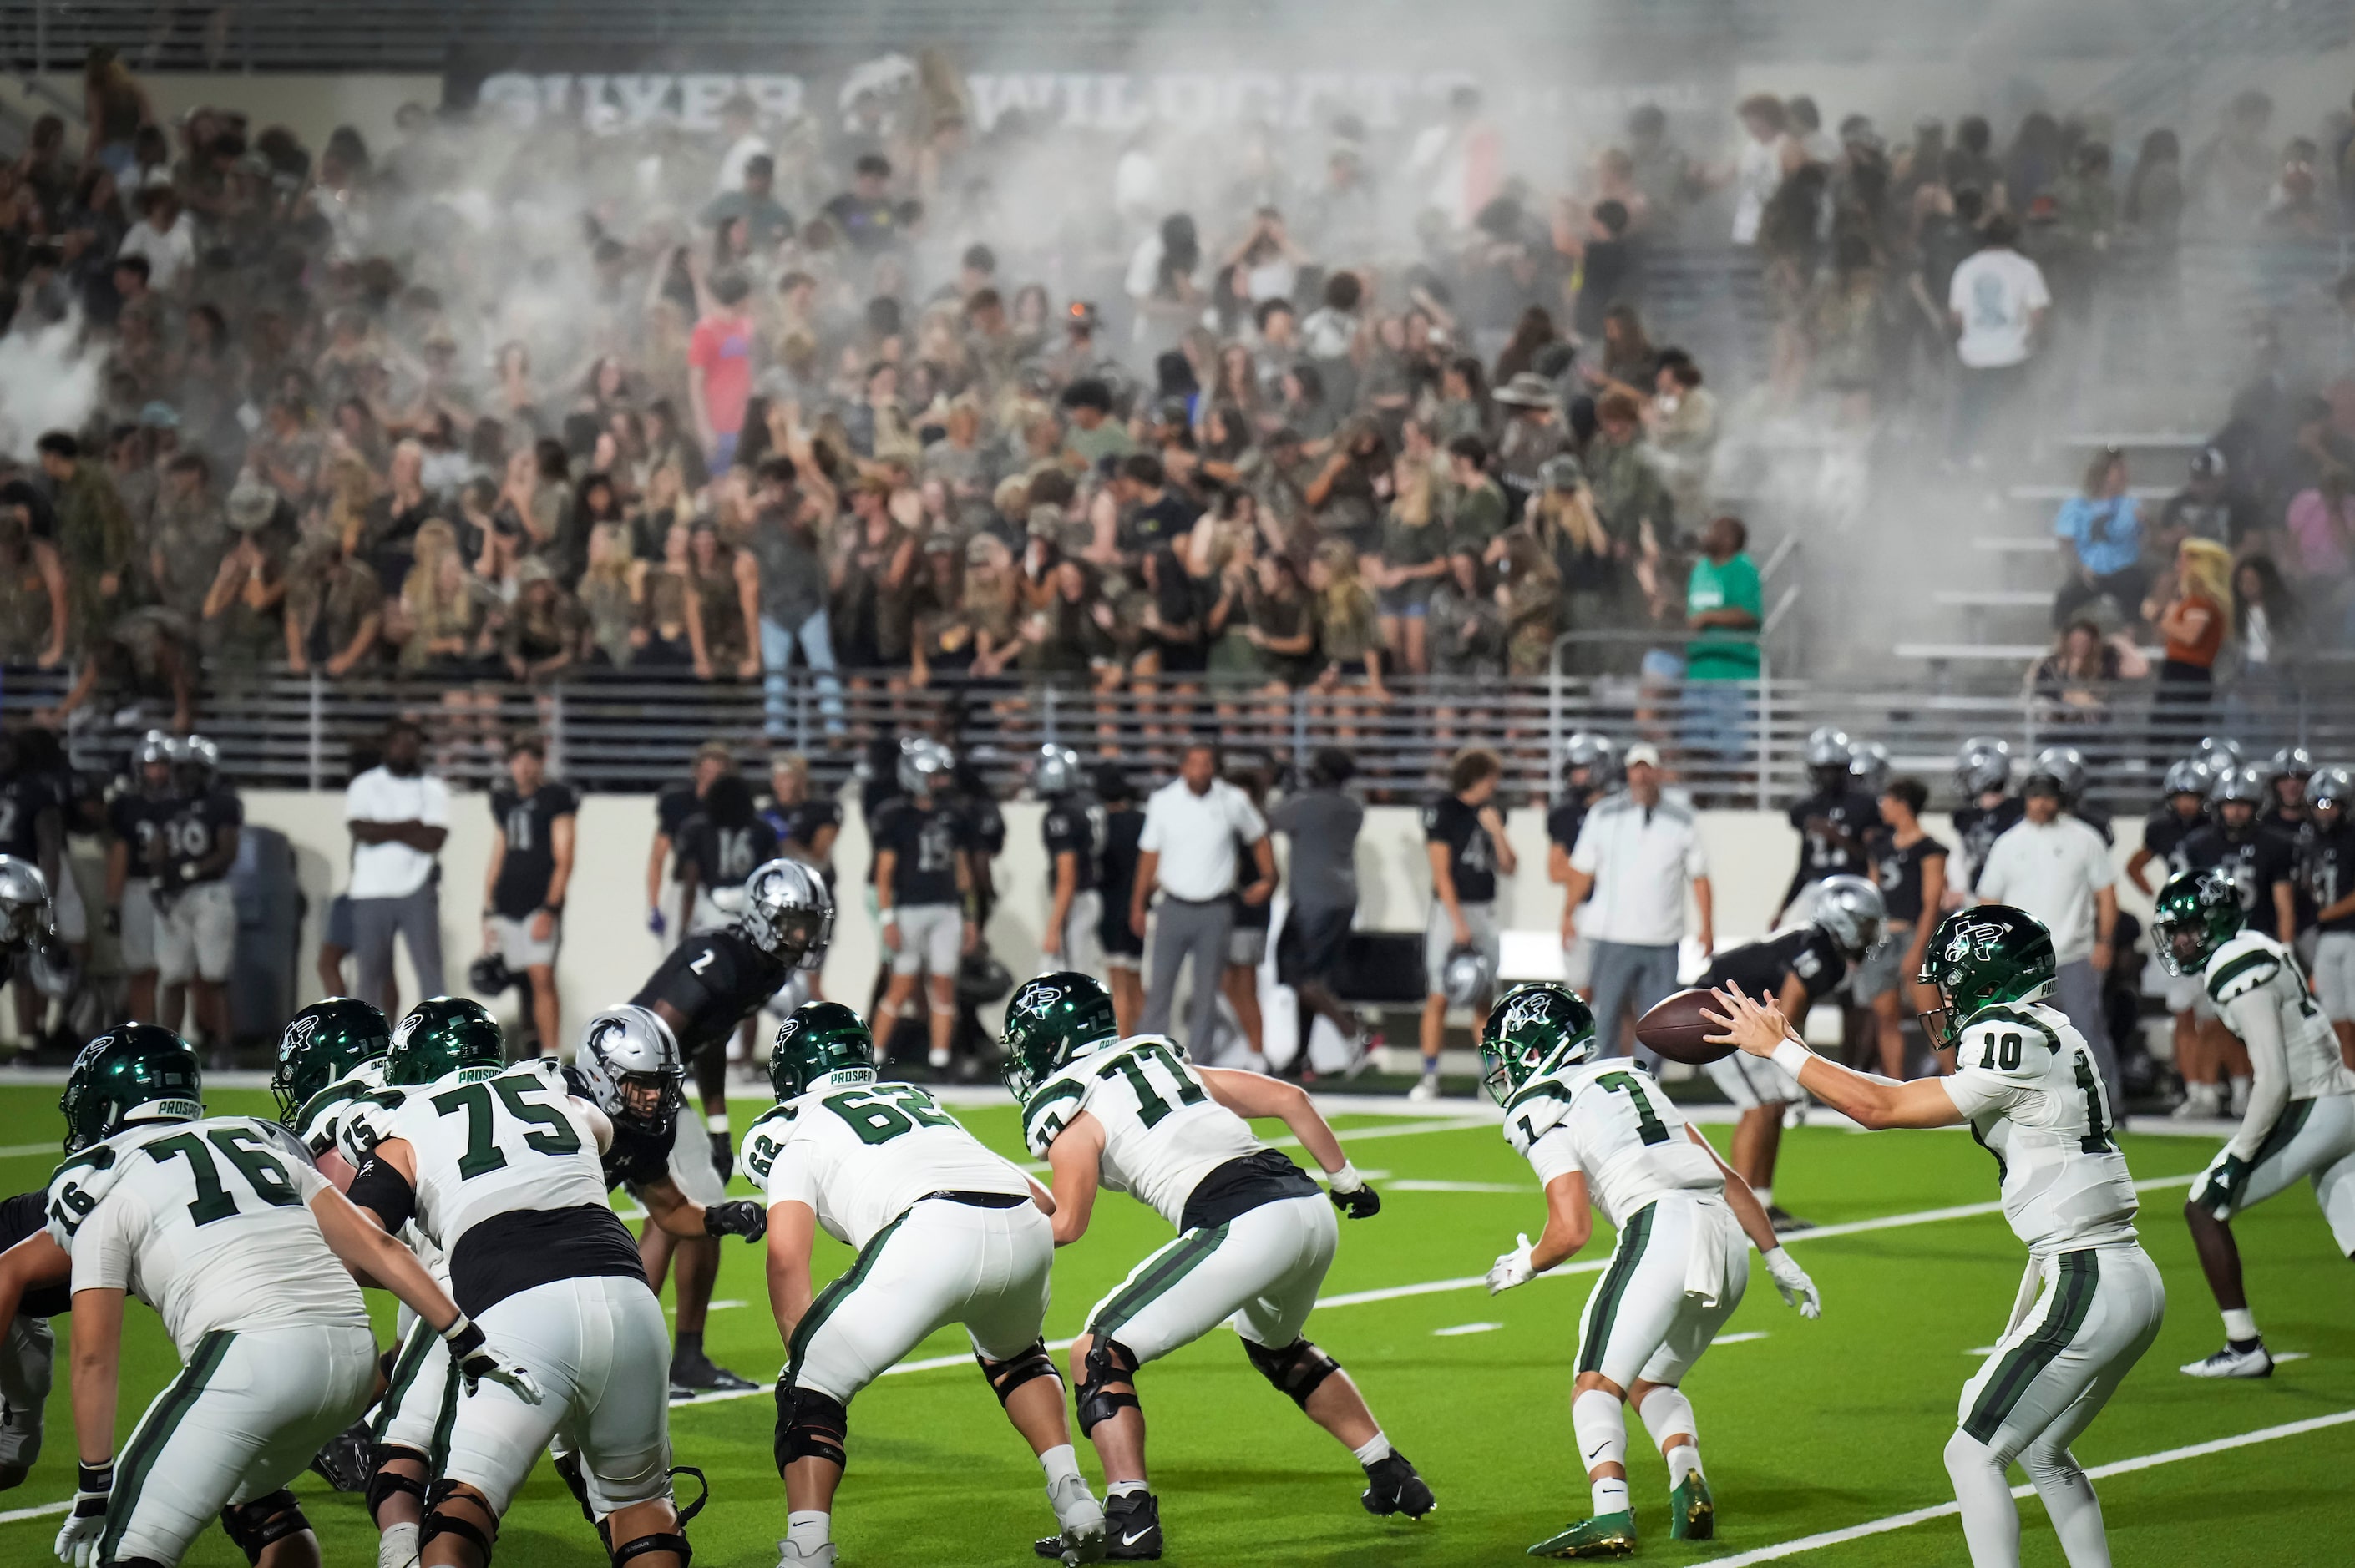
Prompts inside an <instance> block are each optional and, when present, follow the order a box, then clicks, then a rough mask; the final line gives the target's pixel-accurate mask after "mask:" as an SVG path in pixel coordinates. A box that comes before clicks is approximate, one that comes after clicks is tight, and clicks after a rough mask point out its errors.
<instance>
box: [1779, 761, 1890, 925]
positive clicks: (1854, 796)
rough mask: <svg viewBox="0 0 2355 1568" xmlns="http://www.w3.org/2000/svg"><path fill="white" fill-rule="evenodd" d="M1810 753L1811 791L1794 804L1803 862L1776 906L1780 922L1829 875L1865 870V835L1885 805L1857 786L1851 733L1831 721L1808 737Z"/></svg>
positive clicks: (1792, 818)
mask: <svg viewBox="0 0 2355 1568" xmlns="http://www.w3.org/2000/svg"><path fill="white" fill-rule="evenodd" d="M1806 757H1807V782H1808V785H1809V789H1810V792H1809V794H1808V795H1807V798H1806V800H1801V801H1799V802H1797V803H1796V805H1794V806H1793V807H1792V808H1791V826H1793V827H1794V828H1796V829H1797V830H1798V832H1799V863H1798V864H1797V865H1796V866H1794V867H1793V868H1792V870H1791V885H1789V886H1788V887H1786V888H1785V889H1784V890H1783V902H1782V903H1781V904H1780V905H1778V906H1776V907H1775V911H1774V924H1775V925H1777V926H1780V925H1781V924H1782V923H1783V922H1784V921H1785V919H1787V918H1789V916H1790V915H1791V912H1792V909H1793V907H1794V906H1796V905H1797V904H1798V902H1799V900H1800V897H1801V895H1804V894H1806V891H1807V889H1809V888H1811V887H1813V886H1814V885H1816V884H1817V883H1819V882H1821V881H1823V880H1824V879H1825V878H1826V877H1831V876H1859V877H1860V876H1862V875H1864V874H1865V866H1866V864H1867V861H1866V856H1865V844H1864V841H1865V835H1866V834H1867V833H1869V832H1871V830H1872V828H1873V825H1874V824H1875V823H1877V822H1879V821H1881V810H1880V808H1879V806H1878V805H1876V804H1875V802H1874V800H1873V798H1872V797H1871V796H1870V795H1869V794H1867V793H1866V792H1865V791H1864V790H1862V789H1859V788H1858V787H1857V783H1856V776H1855V774H1854V773H1852V772H1851V771H1850V770H1849V769H1850V768H1851V766H1852V765H1853V764H1854V762H1855V761H1856V745H1855V743H1854V742H1853V741H1851V740H1849V737H1848V736H1847V734H1846V732H1844V731H1841V730H1837V729H1834V728H1832V727H1831V726H1828V725H1826V726H1823V727H1821V728H1819V729H1817V730H1816V731H1815V732H1814V733H1813V734H1811V735H1809V736H1807V751H1806Z"/></svg>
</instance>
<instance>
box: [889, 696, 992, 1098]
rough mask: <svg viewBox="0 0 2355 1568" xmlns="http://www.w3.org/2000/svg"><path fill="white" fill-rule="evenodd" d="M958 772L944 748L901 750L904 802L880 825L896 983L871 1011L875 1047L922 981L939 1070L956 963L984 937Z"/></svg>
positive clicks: (944, 1066)
mask: <svg viewBox="0 0 2355 1568" xmlns="http://www.w3.org/2000/svg"><path fill="white" fill-rule="evenodd" d="M953 766H954V763H953V759H952V758H951V757H950V756H949V751H948V748H947V747H944V746H942V745H940V744H939V743H938V742H936V741H929V740H920V741H918V742H916V743H915V744H914V745H912V746H911V747H908V748H907V749H906V750H905V751H903V752H902V753H900V761H899V779H900V789H901V790H903V791H904V794H903V795H902V797H901V798H900V800H898V801H897V802H895V803H894V804H893V805H891V806H890V807H889V808H888V809H886V810H885V811H884V812H883V813H882V815H881V817H880V820H879V821H877V822H876V824H875V910H876V919H877V920H878V921H879V922H880V931H881V935H882V941H883V948H884V951H885V953H886V954H887V955H888V956H889V958H890V964H891V983H890V987H889V988H887V989H886V990H885V991H884V992H883V1003H882V1005H881V1006H880V1007H878V1008H877V1009H876V1010H875V1045H876V1049H877V1050H879V1051H889V1050H890V1048H891V1032H892V1030H893V1029H895V1028H896V1027H898V1025H899V1022H900V1019H901V1018H902V1017H903V1016H906V1015H907V1014H908V1013H909V1012H911V1010H912V1008H913V1007H914V1004H915V996H916V982H917V980H918V979H919V977H921V978H922V980H923V983H924V1001H925V1005H926V1007H927V1009H928V1011H929V1014H930V1025H931V1027H930V1046H929V1049H928V1050H927V1052H926V1054H925V1061H926V1063H927V1064H928V1065H930V1066H931V1067H932V1071H933V1072H934V1073H936V1074H941V1073H945V1072H947V1071H948V1065H949V1037H950V1036H951V1034H953V1033H954V1032H955V1029H956V977H957V964H958V962H959V960H960V959H963V958H964V955H965V954H967V953H969V952H971V951H973V949H974V948H975V944H977V943H978V942H979V941H980V939H981V925H980V921H979V920H978V918H977V914H978V908H977V906H976V904H975V882H974V869H973V863H972V861H971V859H970V857H969V856H968V854H967V853H966V852H967V851H968V850H969V849H970V848H971V847H972V845H971V842H970V841H969V839H968V837H967V833H966V827H965V820H964V813H963V812H961V811H960V810H958V809H957V807H956V805H955V803H954V802H953V801H952V800H949V799H948V789H949V774H950V770H951V768H952V767H953Z"/></svg>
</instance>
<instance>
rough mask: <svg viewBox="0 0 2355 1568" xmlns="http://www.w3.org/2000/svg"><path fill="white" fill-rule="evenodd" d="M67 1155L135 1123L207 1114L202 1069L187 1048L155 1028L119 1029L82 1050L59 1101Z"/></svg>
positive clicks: (118, 1026) (172, 1035)
mask: <svg viewBox="0 0 2355 1568" xmlns="http://www.w3.org/2000/svg"><path fill="white" fill-rule="evenodd" d="M58 1109H59V1110H61V1111H63V1112H64V1113H65V1118H66V1152H67V1153H68V1154H79V1153H80V1152H81V1151H82V1150H85V1149H88V1148H89V1147H90V1146H91V1144H93V1143H96V1142H98V1141H99V1140H100V1139H105V1138H112V1136H114V1134H115V1133H117V1132H119V1131H121V1130H122V1129H123V1124H124V1123H126V1122H132V1121H195V1120H196V1119H197V1118H199V1117H201V1116H203V1115H204V1114H205V1085H204V1066H203V1064H202V1063H200V1062H199V1061H198V1060H197V1054H196V1052H195V1051H194V1050H192V1049H191V1048H190V1047H189V1045H188V1043H187V1042H186V1041H185V1040H183V1039H181V1038H180V1037H179V1036H178V1035H176V1034H175V1033H172V1032H171V1031H170V1030H168V1029H165V1028H162V1027H160V1026H158V1025H156V1024H153V1023H118V1024H116V1025H115V1026H114V1027H113V1028H112V1029H110V1030H108V1031H107V1032H106V1033H103V1034H101V1035H100V1036H99V1037H98V1038H97V1039H95V1040H92V1041H91V1043H90V1044H87V1045H85V1046H83V1047H82V1048H81V1054H80V1055H79V1056H76V1057H75V1058H74V1064H73V1069H72V1071H70V1072H69V1073H68V1074H67V1075H66V1092H65V1093H64V1094H62V1095H59V1097H58Z"/></svg>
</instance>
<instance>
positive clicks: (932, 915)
mask: <svg viewBox="0 0 2355 1568" xmlns="http://www.w3.org/2000/svg"><path fill="white" fill-rule="evenodd" d="M891 916H892V918H893V919H894V921H896V922H897V924H898V926H899V927H900V945H899V946H898V947H896V948H892V949H891V972H892V973H893V974H895V975H916V974H929V975H931V976H932V978H933V979H935V980H949V979H952V978H954V976H955V974H956V971H957V960H958V959H960V958H962V957H964V910H962V909H960V908H958V907H957V906H955V905H954V904H900V905H895V906H893V907H892V910H891Z"/></svg>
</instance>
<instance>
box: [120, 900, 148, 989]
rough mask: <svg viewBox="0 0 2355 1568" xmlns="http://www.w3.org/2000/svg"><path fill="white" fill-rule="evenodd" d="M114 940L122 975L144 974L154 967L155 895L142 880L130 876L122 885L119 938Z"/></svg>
mask: <svg viewBox="0 0 2355 1568" xmlns="http://www.w3.org/2000/svg"><path fill="white" fill-rule="evenodd" d="M118 941H119V946H120V948H121V951H122V954H123V969H124V970H125V971H126V972H128V973H131V974H134V975H137V974H145V973H147V972H148V971H149V970H151V969H154V968H155V894H154V893H153V892H152V891H150V890H149V888H148V886H147V884H146V881H145V880H144V878H141V877H135V876H134V877H133V878H132V879H131V880H129V881H128V882H125V883H124V884H123V935H122V937H121V938H118Z"/></svg>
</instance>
